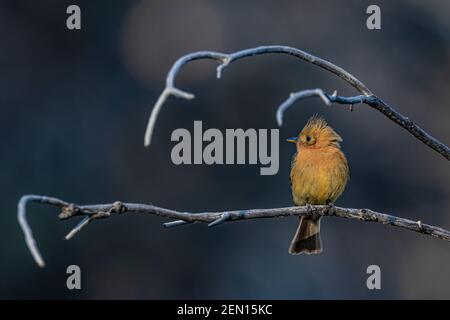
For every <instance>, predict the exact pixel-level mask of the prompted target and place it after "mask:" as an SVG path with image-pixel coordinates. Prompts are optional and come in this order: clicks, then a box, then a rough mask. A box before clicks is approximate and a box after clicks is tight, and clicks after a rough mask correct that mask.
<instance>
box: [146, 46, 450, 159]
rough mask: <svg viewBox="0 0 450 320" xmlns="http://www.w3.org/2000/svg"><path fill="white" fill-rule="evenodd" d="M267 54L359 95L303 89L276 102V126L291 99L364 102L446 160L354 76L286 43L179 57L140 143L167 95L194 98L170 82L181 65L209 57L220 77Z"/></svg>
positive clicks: (436, 144) (440, 147) (439, 146)
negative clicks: (289, 59) (309, 67)
mask: <svg viewBox="0 0 450 320" xmlns="http://www.w3.org/2000/svg"><path fill="white" fill-rule="evenodd" d="M268 53H282V54H288V55H292V56H294V57H296V58H299V59H301V60H303V61H306V62H308V63H311V64H314V65H317V66H319V67H321V68H323V69H325V70H327V71H329V72H331V73H333V74H335V75H337V76H338V77H340V78H341V79H343V80H344V81H346V82H347V83H349V84H350V85H351V86H353V87H354V88H355V89H356V90H357V91H358V92H359V93H360V94H362V95H360V96H355V97H342V96H337V94H336V95H328V94H325V93H324V92H323V90H321V89H314V90H304V91H300V92H297V93H293V94H291V96H290V97H289V99H287V100H286V101H285V102H284V103H283V104H281V105H280V107H279V108H278V112H277V122H278V125H281V124H282V116H283V112H284V111H285V110H286V109H287V108H288V107H289V106H291V105H292V104H293V103H294V102H295V101H297V100H299V99H303V98H306V97H311V96H319V97H320V98H321V99H322V100H323V101H324V102H325V103H326V104H329V103H331V102H335V103H340V104H346V105H350V110H351V111H353V105H354V104H356V103H364V104H367V105H368V106H370V107H372V108H374V109H376V110H378V111H380V112H381V113H382V114H384V115H385V116H386V117H388V118H389V119H390V120H392V121H394V122H395V123H397V124H398V125H400V126H401V127H403V128H404V129H406V130H407V131H409V132H410V133H411V134H412V135H413V136H414V137H416V138H417V139H419V140H420V141H422V142H423V143H424V144H425V145H427V146H428V147H430V148H432V149H433V150H435V151H436V152H438V153H440V154H441V155H442V156H444V157H445V158H446V159H447V160H450V148H449V147H448V146H447V145H445V144H444V143H442V142H441V141H439V140H437V139H436V138H434V137H433V136H431V135H430V134H428V133H427V132H425V131H424V130H423V129H422V128H420V127H419V126H418V125H416V124H415V123H414V122H412V121H411V120H410V119H409V118H408V117H405V116H404V115H402V114H401V113H399V112H397V111H396V110H395V109H394V108H392V107H391V106H389V105H388V104H387V103H386V102H384V101H383V100H381V99H380V98H378V97H377V96H375V95H374V94H373V93H372V92H371V91H370V90H369V88H367V86H366V85H364V84H363V83H362V82H361V81H360V80H358V79H357V78H356V77H354V76H353V75H352V74H350V73H349V72H347V71H345V70H344V69H342V68H340V67H338V66H336V65H335V64H333V63H331V62H329V61H326V60H324V59H321V58H319V57H316V56H313V55H311V54H309V53H307V52H304V51H302V50H299V49H296V48H292V47H287V46H261V47H257V48H251V49H246V50H242V51H237V52H234V53H230V54H224V53H220V52H212V51H199V52H194V53H190V54H187V55H185V56H182V57H181V58H179V59H178V60H177V61H176V62H175V63H174V65H173V66H172V68H171V69H170V71H169V73H168V75H167V79H166V87H165V89H164V90H163V92H162V93H161V95H160V96H159V98H158V100H157V102H156V104H155V106H154V107H153V110H152V113H151V115H150V118H149V122H148V125H147V130H146V132H145V138H144V145H145V146H149V145H150V143H151V138H152V134H153V130H154V127H155V124H156V119H157V117H158V114H159V112H160V110H161V108H162V106H163V104H164V102H165V101H166V100H167V98H168V97H169V96H171V95H174V96H176V97H181V98H184V99H192V98H194V95H193V94H190V93H187V92H184V91H180V90H179V89H176V87H175V85H174V81H175V78H176V75H177V74H178V72H179V71H180V70H181V68H182V67H183V66H184V65H185V64H186V63H188V62H189V61H193V60H198V59H213V60H216V61H218V62H219V63H220V65H219V66H218V67H217V78H220V77H221V74H222V71H223V69H224V68H225V67H227V66H228V65H229V64H231V63H232V62H234V61H236V60H239V59H242V58H245V57H252V56H255V55H261V54H268Z"/></svg>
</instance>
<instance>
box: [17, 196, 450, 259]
mask: <svg viewBox="0 0 450 320" xmlns="http://www.w3.org/2000/svg"><path fill="white" fill-rule="evenodd" d="M33 202H34V203H43V204H47V205H51V206H56V207H58V208H59V209H60V210H61V213H60V214H59V215H58V217H59V218H60V219H70V218H73V217H76V216H84V217H85V218H84V219H83V220H82V221H81V224H80V223H79V224H78V225H77V226H76V227H75V228H74V229H73V230H72V231H71V232H70V233H69V235H72V236H73V235H75V234H76V233H78V231H80V230H81V229H82V228H83V227H85V226H87V225H88V224H89V222H91V221H93V220H96V219H102V218H108V217H110V216H111V215H113V214H125V213H130V214H131V213H142V214H151V215H157V216H160V217H164V218H169V219H174V220H176V221H173V222H171V226H174V225H181V224H186V223H193V222H202V223H208V224H209V226H214V225H218V224H220V223H223V222H227V221H236V220H243V219H259V218H275V217H289V216H309V215H321V216H335V217H341V218H348V219H356V220H361V221H372V222H378V223H382V224H387V225H391V226H395V227H399V228H403V229H407V230H410V231H416V232H419V233H422V234H427V235H431V236H434V237H436V238H439V239H443V240H447V241H450V231H448V230H445V229H442V228H439V227H435V226H432V225H429V224H425V223H422V222H421V221H413V220H409V219H404V218H399V217H396V216H392V215H389V214H385V213H379V212H375V211H372V210H369V209H352V208H341V207H335V206H329V205H318V206H302V207H286V208H273V209H249V210H236V211H225V212H201V213H189V212H180V211H175V210H170V209H165V208H160V207H157V206H154V205H151V204H140V203H122V202H114V203H111V204H97V205H77V204H73V203H67V202H65V201H62V200H60V199H57V198H50V197H46V196H38V195H26V196H23V197H22V198H21V199H20V201H19V206H18V212H17V215H18V218H19V222H20V226H21V228H22V231H23V233H24V235H25V240H26V243H27V245H28V248H29V250H30V252H31V254H32V256H33V258H34V260H35V261H36V263H37V264H38V265H39V266H40V267H44V260H43V259H42V256H41V254H40V253H39V250H38V248H37V245H36V241H35V240H34V237H33V234H32V232H31V228H30V226H29V224H28V222H27V219H26V206H27V204H29V203H33ZM169 224H170V223H169ZM165 225H166V226H167V224H165ZM80 226H81V227H80ZM69 235H68V236H67V237H66V238H68V237H69ZM69 238H71V237H69Z"/></svg>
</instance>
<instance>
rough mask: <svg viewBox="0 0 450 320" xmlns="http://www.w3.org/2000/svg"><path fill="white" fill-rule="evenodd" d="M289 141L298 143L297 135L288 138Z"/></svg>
mask: <svg viewBox="0 0 450 320" xmlns="http://www.w3.org/2000/svg"><path fill="white" fill-rule="evenodd" d="M286 141H287V142H293V143H296V142H297V137H292V138H288V139H286Z"/></svg>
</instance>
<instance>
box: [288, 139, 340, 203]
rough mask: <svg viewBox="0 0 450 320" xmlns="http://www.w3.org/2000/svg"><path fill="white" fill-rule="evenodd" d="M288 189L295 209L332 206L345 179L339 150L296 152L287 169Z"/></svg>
mask: <svg viewBox="0 0 450 320" xmlns="http://www.w3.org/2000/svg"><path fill="white" fill-rule="evenodd" d="M290 178H291V188H292V197H293V200H294V203H295V204H296V205H298V206H300V205H305V204H311V205H317V204H328V203H333V202H334V201H336V199H337V198H338V197H339V196H340V195H341V194H342V192H343V191H344V189H345V185H346V183H347V179H348V164H347V160H346V158H345V155H344V154H343V153H342V151H341V150H340V149H339V148H336V147H331V146H330V147H326V148H316V149H314V148H300V149H299V151H298V152H297V153H296V154H295V156H294V159H293V161H292V168H291V174H290Z"/></svg>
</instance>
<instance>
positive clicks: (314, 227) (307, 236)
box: [289, 216, 322, 254]
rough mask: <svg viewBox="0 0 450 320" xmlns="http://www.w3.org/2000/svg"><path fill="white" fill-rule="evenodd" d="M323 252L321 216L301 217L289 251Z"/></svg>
mask: <svg viewBox="0 0 450 320" xmlns="http://www.w3.org/2000/svg"><path fill="white" fill-rule="evenodd" d="M321 252H322V243H321V240H320V217H317V218H316V217H306V216H305V217H300V223H299V225H298V228H297V231H296V232H295V236H294V238H293V239H292V242H291V246H290V247H289V253H290V254H300V253H306V254H318V253H321Z"/></svg>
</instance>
